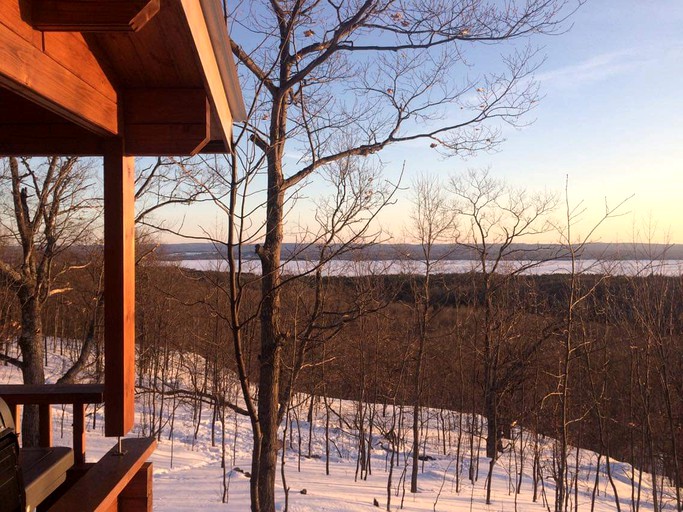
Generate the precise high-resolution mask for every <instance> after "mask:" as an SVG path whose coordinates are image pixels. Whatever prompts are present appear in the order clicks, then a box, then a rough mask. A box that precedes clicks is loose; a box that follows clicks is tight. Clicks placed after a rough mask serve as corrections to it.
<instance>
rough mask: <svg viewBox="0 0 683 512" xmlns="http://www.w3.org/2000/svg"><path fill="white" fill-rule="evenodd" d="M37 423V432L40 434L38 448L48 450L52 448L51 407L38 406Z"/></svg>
mask: <svg viewBox="0 0 683 512" xmlns="http://www.w3.org/2000/svg"><path fill="white" fill-rule="evenodd" d="M38 415H39V418H40V419H39V422H40V424H39V425H38V431H39V432H40V446H42V447H43V448H49V447H51V446H52V406H50V404H40V405H39V406H38Z"/></svg>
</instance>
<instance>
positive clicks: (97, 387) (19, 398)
mask: <svg viewBox="0 0 683 512" xmlns="http://www.w3.org/2000/svg"><path fill="white" fill-rule="evenodd" d="M0 397H1V398H3V399H4V400H5V402H7V404H8V405H9V406H10V408H11V410H12V415H13V417H14V424H15V430H16V432H17V433H20V432H21V415H20V412H21V411H20V406H22V405H37V406H38V409H39V416H40V425H39V430H40V446H42V447H44V448H49V447H51V446H52V407H51V406H52V405H55V404H68V405H72V406H73V449H74V462H75V463H76V464H83V463H85V406H86V405H87V404H99V403H102V402H103V401H104V386H103V385H102V384H45V385H23V384H21V385H20V384H6V385H0ZM19 439H21V437H19Z"/></svg>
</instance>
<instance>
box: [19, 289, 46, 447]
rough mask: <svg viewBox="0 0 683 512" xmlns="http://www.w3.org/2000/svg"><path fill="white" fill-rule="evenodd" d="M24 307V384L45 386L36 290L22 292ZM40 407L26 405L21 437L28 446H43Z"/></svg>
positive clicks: (39, 308) (20, 336)
mask: <svg viewBox="0 0 683 512" xmlns="http://www.w3.org/2000/svg"><path fill="white" fill-rule="evenodd" d="M19 301H20V305H21V334H20V335H19V347H20V349H21V356H22V365H21V373H22V376H23V378H24V384H45V368H44V366H43V358H44V357H45V353H44V351H45V345H44V343H43V324H42V316H41V314H42V311H41V309H42V307H41V305H40V302H39V301H38V299H37V298H36V293H35V292H34V291H32V290H23V289H22V290H21V291H20V293H19ZM39 423H40V422H39V419H38V406H36V405H27V406H24V413H23V419H22V430H21V437H22V443H23V445H24V446H26V447H30V446H38V445H39V444H40V433H39V429H38V425H39Z"/></svg>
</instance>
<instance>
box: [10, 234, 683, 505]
mask: <svg viewBox="0 0 683 512" xmlns="http://www.w3.org/2000/svg"><path fill="white" fill-rule="evenodd" d="M152 249H153V247H149V248H148V249H145V248H144V247H142V246H141V247H140V248H139V253H141V254H145V255H146V256H145V257H144V258H143V259H141V260H140V262H139V264H138V277H137V280H138V282H137V352H138V353H137V359H138V394H139V395H138V398H137V400H138V401H139V402H141V403H142V404H143V411H144V413H143V422H142V429H143V432H146V433H147V434H148V435H154V436H159V437H160V438H161V436H162V432H164V431H168V429H169V425H170V428H171V431H172V429H173V426H172V425H173V421H174V415H175V411H176V409H177V407H178V404H179V403H185V404H190V405H191V406H192V407H193V408H194V409H195V410H198V414H199V416H200V417H201V415H202V410H203V411H204V415H209V416H212V417H213V423H212V424H213V426H214V427H213V428H216V432H215V433H214V434H213V435H216V436H218V435H219V433H218V432H219V430H220V419H221V417H223V418H224V417H225V412H226V409H227V410H228V411H230V412H234V413H237V414H244V415H248V414H249V413H248V411H247V410H245V407H246V405H245V402H244V401H243V400H241V399H240V398H238V395H237V390H236V389H234V386H235V383H237V382H239V378H238V373H239V368H237V367H236V365H235V361H236V354H235V347H234V345H232V344H229V343H226V342H225V340H226V339H230V337H231V335H232V332H233V329H232V325H231V317H230V310H229V309H230V308H229V302H228V301H226V300H225V297H224V296H223V294H224V293H225V286H226V282H227V280H228V277H229V276H228V274H227V273H225V272H217V271H197V270H188V269H183V268H182V267H179V266H176V265H172V264H169V263H168V262H163V261H158V260H156V259H155V256H154V251H153V250H152ZM90 256H91V259H90V260H89V262H88V264H87V265H76V264H75V261H74V260H78V259H82V258H83V253H82V251H78V252H76V253H75V254H64V255H63V256H61V257H60V258H59V262H58V264H57V267H60V268H63V269H64V272H63V273H60V275H59V276H58V277H57V278H56V281H55V282H54V284H53V286H54V287H55V289H58V288H64V289H66V288H68V290H66V291H64V293H60V294H57V295H55V296H54V297H53V298H50V299H49V300H47V301H46V303H45V308H44V310H43V329H44V333H45V346H46V348H48V350H50V351H56V352H57V353H59V354H61V355H64V356H66V357H67V359H68V360H71V361H79V360H83V358H84V356H85V360H84V361H85V362H84V364H83V365H82V368H81V371H80V373H79V376H78V379H79V380H88V381H98V380H100V379H101V377H102V375H101V372H102V365H103V360H102V359H103V351H102V340H101V334H102V325H101V318H100V316H101V312H100V307H99V305H98V304H97V299H96V297H97V290H98V286H99V280H100V276H101V264H100V263H98V258H99V257H100V256H101V255H98V254H97V252H96V251H95V253H94V254H92V255H90ZM259 279H260V278H259V276H257V275H252V274H243V275H241V276H240V280H241V286H242V293H243V294H244V303H243V307H242V311H241V316H242V318H245V319H247V320H248V319H249V318H256V317H257V315H258V307H259V288H258V282H259ZM94 297H95V299H93V298H94ZM282 297H283V300H282V307H283V313H284V314H283V317H282V319H283V325H282V326H281V328H282V329H283V330H284V331H285V332H287V333H288V335H290V336H292V339H294V340H295V343H293V344H291V345H288V346H287V347H286V349H285V352H284V354H283V361H284V364H283V367H282V374H281V378H282V382H283V383H285V384H284V385H283V387H282V389H281V397H280V403H281V404H282V409H281V411H280V415H281V417H280V421H282V420H283V419H284V418H285V417H287V418H289V414H290V412H291V411H292V410H294V409H295V408H296V407H299V408H300V403H301V401H302V400H303V401H305V403H306V404H308V405H305V407H306V408H308V409H309V412H308V414H309V416H311V417H312V415H313V408H314V404H315V407H316V408H317V409H320V410H322V414H323V415H325V417H326V418H327V419H326V424H327V427H328V428H329V426H330V423H337V422H340V421H341V417H340V416H339V413H338V412H335V411H339V409H337V408H336V405H335V403H336V401H337V400H338V399H346V400H350V401H353V403H356V404H357V409H356V410H355V413H354V416H353V417H352V418H346V419H345V420H344V421H348V422H350V423H351V425H349V428H350V429H351V428H353V430H354V431H356V432H357V433H358V441H357V442H358V461H357V469H356V471H357V473H358V474H359V475H360V478H363V476H364V475H365V478H367V472H368V471H371V468H369V465H370V460H371V455H372V450H373V449H375V450H376V449H377V448H376V447H374V446H373V443H372V439H373V436H374V437H375V438H376V437H377V436H381V437H382V438H383V439H384V440H386V442H388V443H399V442H402V443H407V444H408V446H409V448H410V447H411V445H412V449H410V450H409V453H410V456H411V457H412V458H413V460H414V464H413V468H414V473H413V478H414V479H415V482H416V484H415V485H417V482H418V480H419V478H420V471H419V464H421V462H420V461H421V460H423V458H424V449H423V443H425V442H426V441H425V438H424V432H423V430H422V428H421V425H423V424H424V421H425V420H424V419H423V418H424V417H423V414H424V411H426V410H427V409H428V408H429V409H430V410H432V411H433V410H437V411H440V412H439V414H438V415H437V418H436V425H437V427H438V426H439V425H440V427H439V428H441V429H442V434H441V435H442V437H441V440H442V443H443V452H444V455H445V454H446V451H447V450H448V452H449V453H451V452H452V450H455V453H452V455H454V456H455V457H456V458H460V457H463V458H464V457H465V453H466V450H465V448H466V446H468V445H470V446H472V445H473V444H474V442H475V438H479V437H482V438H486V440H487V442H486V455H487V456H488V457H491V466H490V470H491V471H493V466H494V464H495V463H496V460H497V459H499V458H502V457H503V456H504V454H506V453H507V452H509V451H510V450H511V445H514V442H512V441H511V439H514V432H521V431H522V430H523V431H524V432H527V433H529V434H530V435H531V436H532V437H531V438H532V439H535V443H534V442H530V443H527V445H526V446H525V445H522V448H521V449H522V450H527V452H528V454H531V460H532V461H534V462H533V463H534V464H538V467H533V468H527V470H526V471H530V472H531V473H532V475H533V476H534V501H535V500H536V498H537V496H539V498H538V499H540V492H541V490H540V489H541V487H540V486H541V485H542V482H543V480H544V479H545V480H551V481H552V482H553V483H554V484H555V489H556V491H555V492H556V496H554V497H553V498H551V502H554V503H558V502H559V503H565V504H566V503H567V502H568V500H569V498H568V496H569V495H571V493H572V492H573V487H572V486H573V485H575V484H576V482H577V480H578V479H576V478H572V476H571V475H572V474H574V470H575V468H572V467H571V453H570V452H571V450H573V449H576V448H577V447H581V448H587V449H590V450H593V451H596V452H597V453H599V454H600V455H601V458H602V460H600V458H599V459H598V462H597V464H598V466H600V464H602V465H603V470H604V471H606V474H607V475H608V476H609V478H610V479H611V473H610V461H614V460H618V461H625V462H629V463H630V464H632V465H633V467H634V468H637V469H638V471H640V475H641V476H640V478H633V480H632V481H631V490H632V493H631V496H630V497H624V496H621V499H622V500H624V499H625V498H627V499H629V501H631V503H632V504H633V506H632V509H633V510H636V509H637V508H638V504H639V503H640V500H641V497H640V494H641V492H640V486H641V483H642V475H643V472H645V473H652V475H653V476H652V483H653V487H654V488H655V489H657V487H658V486H660V487H661V489H662V492H663V489H664V487H665V485H666V486H667V488H668V487H669V486H673V487H674V488H675V489H676V492H677V495H676V502H677V506H678V507H680V505H681V501H680V500H681V497H680V495H679V494H678V493H679V492H680V491H679V488H680V486H681V474H680V470H681V464H682V463H683V457H682V456H681V453H680V443H681V442H682V441H683V437H682V432H683V416H682V415H681V411H683V404H682V403H681V397H683V367H682V365H683V306H682V304H683V281H682V280H681V279H680V278H679V277H666V276H658V275H654V274H647V273H645V274H644V275H638V276H610V275H605V274H592V275H576V276H572V275H567V274H563V275H541V276H533V275H525V274H522V273H517V274H516V273H514V272H508V273H504V272H498V273H491V274H483V273H481V272H471V273H466V274H451V275H448V274H440V273H438V266H435V267H434V268H433V269H432V272H431V273H425V274H422V275H418V274H403V275H381V274H380V275H358V276H355V277H325V276H322V275H317V276H316V275H312V276H308V277H302V278H299V279H295V280H291V281H289V282H287V281H285V283H284V285H283V288H282ZM245 325H246V328H244V329H242V332H241V334H242V336H243V340H242V345H241V347H242V349H243V354H241V357H242V358H243V360H244V363H245V365H244V370H245V371H246V373H247V375H245V378H246V382H250V383H253V382H255V381H256V379H257V374H258V368H259V343H258V340H259V332H258V329H259V327H258V323H257V322H247V323H245ZM19 326H20V312H19V309H18V307H17V303H16V301H14V300H13V297H12V294H11V292H10V290H7V289H3V292H2V294H1V295H0V340H2V344H3V345H2V346H1V347H0V351H1V352H2V354H3V355H2V356H0V357H2V358H3V360H4V361H5V364H13V363H16V359H14V358H13V357H12V355H13V354H15V353H16V351H15V348H16V347H15V346H13V341H12V340H13V339H16V337H17V335H18V333H19V331H20V327H19ZM48 340H49V342H48ZM48 343H49V344H50V347H48ZM46 354H47V351H46ZM203 363H206V364H203ZM183 371H188V373H189V375H192V376H193V377H192V378H191V380H190V381H188V380H187V379H179V378H178V375H179V372H183ZM249 386H250V389H249V392H250V393H251V394H252V395H255V393H256V389H255V388H254V386H253V384H249ZM294 397H296V399H294ZM302 397H304V398H302ZM306 397H308V398H306ZM297 404H299V405H297ZM387 407H389V408H390V410H392V411H394V412H393V414H394V417H395V416H396V411H398V410H400V411H405V412H406V413H407V414H408V415H409V416H412V417H413V421H412V422H411V421H402V422H398V423H397V422H396V421H394V426H393V427H392V428H391V429H387V427H386V423H383V422H380V421H378V418H379V416H380V414H381V412H380V411H381V410H382V408H384V411H385V413H386V408H387ZM455 411H459V412H460V413H461V414H458V415H456V414H455ZM454 422H459V423H460V424H459V425H458V428H457V429H456V428H455V425H454ZM285 423H287V422H285ZM297 424H298V417H297ZM217 425H218V426H217ZM308 425H310V426H311V427H310V428H312V425H313V423H312V421H311V419H310V418H309V423H308ZM197 428H199V423H197ZM451 432H458V438H457V443H456V440H455V439H451V438H450V436H451ZM195 435H196V433H195ZM289 435H291V432H290V434H289ZM299 435H301V434H300V433H299ZM447 437H448V439H449V441H448V448H447V446H446V439H447ZM547 438H551V440H552V442H553V443H554V448H553V461H552V468H550V469H549V468H547V467H545V466H544V467H543V468H542V467H541V464H540V458H539V457H534V456H533V454H534V453H535V452H534V450H536V452H538V449H539V443H540V442H541V440H542V439H547ZM309 439H310V436H309ZM399 440H401V441H399ZM456 446H457V448H453V447H456ZM325 447H326V451H327V453H323V454H321V455H322V457H323V458H324V459H325V460H328V461H329V459H330V450H334V448H333V446H332V444H330V441H329V439H328V440H327V442H326V444H325ZM310 449H311V448H310V444H309V448H308V450H309V454H310ZM516 449H519V448H516ZM299 450H300V451H301V446H299ZM304 451H305V450H304ZM467 453H468V454H472V453H477V455H476V456H477V457H479V456H480V455H479V452H475V451H473V450H468V451H467ZM478 462H479V461H477V463H476V464H474V463H471V464H470V465H469V467H470V468H478V467H479V464H478ZM328 471H329V467H328ZM521 474H522V470H520V475H521ZM484 476H485V475H484ZM478 477H479V475H475V474H473V473H472V472H470V474H465V475H463V476H462V478H463V479H465V478H469V479H470V480H472V481H474V479H475V478H478ZM489 481H490V480H489ZM676 484H677V485H676ZM520 485H521V476H520ZM537 485H538V488H537ZM595 486H596V488H597V486H598V482H597V478H596V483H595ZM615 491H616V489H615ZM653 496H654V507H655V510H659V508H658V505H657V492H654V494H653ZM661 496H662V495H661V494H660V499H662V497H661ZM565 506H566V505H565ZM558 510H563V509H562V508H559V509H558Z"/></svg>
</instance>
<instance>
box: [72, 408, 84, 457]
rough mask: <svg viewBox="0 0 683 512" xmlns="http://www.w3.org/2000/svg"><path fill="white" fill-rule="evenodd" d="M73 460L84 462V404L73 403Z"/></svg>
mask: <svg viewBox="0 0 683 512" xmlns="http://www.w3.org/2000/svg"><path fill="white" fill-rule="evenodd" d="M73 412H74V425H73V429H74V431H73V436H74V462H75V463H76V464H77V465H80V464H85V404H80V403H76V404H74V411H73Z"/></svg>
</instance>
